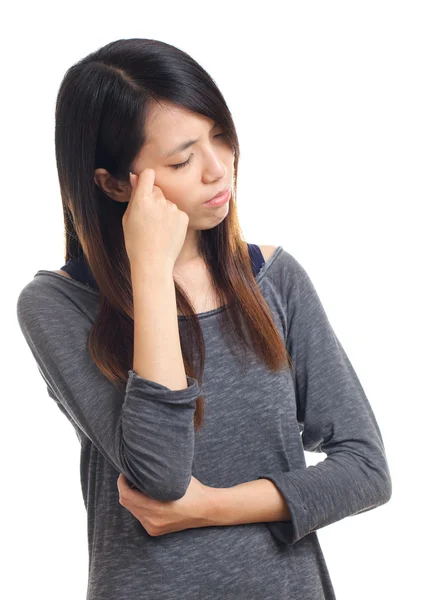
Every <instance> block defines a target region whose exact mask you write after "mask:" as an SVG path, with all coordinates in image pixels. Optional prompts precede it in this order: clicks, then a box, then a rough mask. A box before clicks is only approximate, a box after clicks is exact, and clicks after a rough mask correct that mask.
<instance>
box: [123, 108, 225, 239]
mask: <svg viewBox="0 0 438 600" xmlns="http://www.w3.org/2000/svg"><path fill="white" fill-rule="evenodd" d="M146 140H147V142H146V144H145V145H144V146H143V148H142V150H141V152H140V153H139V155H138V156H137V159H136V160H135V162H134V165H133V167H134V172H135V173H136V174H137V175H138V174H139V173H140V172H141V171H142V170H143V169H145V168H146V167H148V168H151V169H154V171H155V182H154V183H155V185H157V186H158V187H159V188H161V190H162V191H163V194H164V196H165V198H166V199H167V200H170V201H171V202H173V203H174V204H176V205H177V206H178V208H179V209H180V210H182V211H184V212H185V213H187V215H188V216H189V227H191V228H194V229H197V230H198V229H210V228H211V227H215V226H216V225H218V224H219V223H220V222H221V221H222V220H223V219H224V218H225V217H226V216H227V214H228V208H229V202H226V203H225V204H223V205H222V206H219V207H211V206H204V205H203V204H204V202H207V200H210V198H212V197H213V196H215V195H216V194H217V193H218V192H219V191H221V190H223V189H224V188H228V187H230V189H232V184H233V172H234V155H233V150H232V148H231V147H230V145H229V144H228V143H227V139H226V138H225V136H224V134H223V131H222V129H221V128H220V127H219V126H216V125H215V123H214V122H213V121H212V120H211V119H209V118H207V117H204V116H202V115H199V114H197V113H192V112H190V111H188V110H186V109H182V108H180V107H175V106H174V105H169V104H167V105H165V106H164V107H163V106H160V105H158V104H156V103H154V104H153V105H152V106H151V108H150V110H149V111H148V117H147V137H146ZM189 141H193V142H194V143H192V144H191V145H190V146H189V147H187V148H185V149H183V150H177V151H176V152H174V151H175V149H177V148H178V146H181V145H182V144H184V143H185V142H189ZM178 165H181V166H178Z"/></svg>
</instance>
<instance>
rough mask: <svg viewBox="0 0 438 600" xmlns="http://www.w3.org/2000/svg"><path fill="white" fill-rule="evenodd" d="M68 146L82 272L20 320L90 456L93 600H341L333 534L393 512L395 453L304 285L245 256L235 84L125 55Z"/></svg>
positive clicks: (63, 180)
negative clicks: (326, 551)
mask: <svg viewBox="0 0 438 600" xmlns="http://www.w3.org/2000/svg"><path fill="white" fill-rule="evenodd" d="M55 144H56V159H57V166H58V173H59V181H60V189H61V196H62V202H63V210H64V221H65V234H66V261H67V262H66V265H64V267H63V268H62V269H61V271H60V272H59V271H58V272H53V271H47V270H40V271H38V272H37V273H36V275H35V276H34V278H33V280H32V281H30V282H29V283H28V284H27V285H26V286H25V288H24V289H23V290H22V291H21V293H20V296H19V299H18V303H17V314H18V319H19V323H20V327H21V329H22V332H23V334H24V336H25V338H26V340H27V342H28V344H29V347H30V349H31V351H32V353H33V356H34V357H35V360H36V362H37V365H38V368H39V370H40V372H41V374H42V376H43V378H44V380H45V382H46V384H47V390H48V393H49V395H50V397H51V398H53V399H54V400H55V401H56V402H57V405H58V407H59V408H60V410H61V411H62V412H63V413H64V414H65V416H66V417H67V418H68V419H69V420H70V422H71V423H72V425H73V427H74V428H75V431H76V434H77V436H78V438H79V440H80V443H81V471H80V476H81V485H82V492H83V497H84V503H85V506H86V510H87V516H88V543H89V581H88V591H87V600H103V599H105V600H128V599H129V600H131V599H132V598H139V599H142V600H149V599H156V598H160V599H161V600H166V599H170V598H176V597H178V598H187V599H194V598H203V599H204V598H209V599H218V600H219V599H221V600H224V599H228V598H229V599H233V600H236V599H245V600H246V599H249V598H251V599H252V600H256V599H260V600H268V599H270V598H272V599H274V598H275V599H276V600H283V599H284V600H286V599H288V600H290V599H292V598H294V599H295V598H296V599H300V600H316V599H320V598H322V597H324V598H326V599H333V598H335V593H334V590H333V586H332V584H331V581H330V576H329V573H328V571H327V567H326V563H325V560H324V556H323V554H322V551H321V548H320V545H319V541H318V538H317V533H316V531H317V530H318V529H320V528H321V527H324V526H326V525H329V524H330V523H333V522H335V521H338V520H340V519H343V518H345V517H347V516H351V515H354V514H358V513H360V512H364V511H367V510H370V509H372V508H375V507H377V506H380V505H382V504H384V503H386V502H387V501H388V500H389V499H390V497H391V492H392V488H391V478H390V473H389V469H388V464H387V460H386V456H385V449H384V444H383V441H382V437H381V433H380V430H379V427H378V424H377V423H376V419H375V416H374V414H373V411H372V409H371V406H370V403H369V401H368V399H367V397H366V395H365V392H364V390H363V388H362V386H361V384H360V382H359V380H358V378H357V375H356V373H355V371H354V369H353V367H352V365H351V363H350V361H349V359H348V357H347V355H346V354H345V351H344V350H343V347H342V345H341V344H340V342H339V340H338V338H337V337H336V334H335V333H334V331H333V329H332V327H331V325H330V322H329V320H328V318H327V315H326V313H325V311H324V308H323V306H322V304H321V302H320V299H319V297H318V294H317V292H316V290H315V288H314V286H313V284H312V282H311V280H310V278H309V276H308V274H307V272H306V271H305V269H304V268H303V266H302V265H301V264H300V263H299V262H298V261H297V260H296V259H295V258H294V257H293V256H292V255H291V254H289V253H288V252H287V251H286V250H284V249H283V248H282V247H281V246H278V247H268V248H263V251H262V253H260V251H259V249H258V246H256V245H254V244H246V243H245V242H244V241H243V239H242V236H241V232H240V228H239V222H238V218H237V206H236V184H237V169H238V161H239V145H238V139H237V134H236V130H235V127H234V124H233V120H232V117H231V114H230V111H229V109H228V107H227V105H226V103H225V100H224V98H223V96H222V95H221V93H220V91H219V90H218V88H217V86H216V85H215V83H214V81H213V80H212V78H211V77H210V76H209V75H208V74H207V73H206V72H205V70H204V69H203V68H202V67H201V66H200V65H199V64H198V63H196V62H195V61H194V60H193V59H192V58H191V57H189V56H188V55H187V54H186V53H184V52H183V51H181V50H180V49H178V48H175V47H174V46H171V45H169V44H165V43H163V42H159V41H156V40H148V39H128V40H118V41H116V42H113V43H110V44H108V45H106V46H105V47H103V48H100V49H99V50H97V51H96V52H93V53H92V54H90V55H89V56H87V57H86V58H84V59H82V60H81V61H80V62H78V63H77V64H76V65H74V66H73V67H71V68H70V69H69V70H68V72H67V73H66V75H65V77H64V79H63V81H62V84H61V87H60V90H59V94H58V99H57V105H56V135H55ZM131 173H132V175H131ZM222 192H223V193H222ZM220 193H222V195H221V197H220V201H219V202H211V203H209V204H206V202H207V201H209V200H210V199H211V198H213V197H214V196H216V195H217V194H220ZM260 257H261V258H262V260H261V261H259V262H258V259H260ZM257 263H258V264H257ZM61 272H63V273H64V274H63V275H62V276H61ZM69 275H70V277H69ZM304 450H308V451H313V452H325V453H326V454H327V458H326V459H325V460H323V461H321V462H320V463H318V464H317V465H313V466H310V467H306V462H305V456H304Z"/></svg>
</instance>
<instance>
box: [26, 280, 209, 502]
mask: <svg viewBox="0 0 438 600" xmlns="http://www.w3.org/2000/svg"><path fill="white" fill-rule="evenodd" d="M17 316H18V322H19V325H20V328H21V331H22V333H23V335H24V337H25V339H26V342H27V344H28V346H29V348H30V350H31V352H32V354H33V356H34V358H35V360H36V363H37V366H38V369H39V371H40V373H41V375H42V377H43V378H44V380H45V382H46V384H47V390H48V392H49V396H51V397H52V398H53V399H55V400H56V402H57V403H58V405H59V408H60V409H61V411H62V412H63V413H64V414H65V416H67V418H68V419H69V420H70V422H71V423H72V424H73V426H74V427H75V429H76V433H77V434H79V436H78V437H80V438H81V436H86V438H88V439H89V440H90V441H91V442H92V443H93V444H94V445H95V446H96V447H97V449H98V450H99V451H100V452H101V453H102V454H103V456H104V457H105V458H106V459H107V461H109V463H110V464H111V465H112V466H113V467H114V469H116V470H117V471H118V472H119V473H123V474H124V475H125V477H126V478H127V479H128V480H129V481H130V482H132V483H133V484H134V485H135V487H136V488H137V489H138V490H140V491H142V492H144V493H145V494H147V495H148V496H150V497H152V498H155V499H157V500H177V499H178V498H181V497H182V496H183V495H184V494H185V492H186V490H187V487H188V485H189V483H190V479H191V474H192V463H193V455H194V443H195V437H194V425H193V417H194V412H195V408H196V400H197V398H198V397H199V396H200V395H201V390H200V387H199V384H198V381H197V380H196V379H194V378H192V377H187V383H188V387H187V388H184V389H182V390H171V389H170V388H168V387H166V386H164V385H161V384H160V383H157V382H154V381H150V380H148V379H143V378H142V377H140V376H139V375H138V374H137V373H135V371H133V370H129V373H128V380H127V385H126V388H125V391H124V393H123V392H121V391H120V390H119V389H117V388H116V386H115V385H113V384H112V383H111V382H110V381H109V380H108V379H107V378H106V377H105V376H104V375H103V374H102V372H101V371H100V370H99V369H98V367H97V366H96V364H95V363H94V362H93V360H92V358H91V355H90V353H89V350H88V334H89V331H90V328H91V325H92V321H91V319H90V317H89V315H88V314H86V311H84V310H82V308H81V307H80V306H78V305H77V304H76V303H75V302H74V301H73V300H71V299H70V298H69V297H68V296H67V295H66V294H65V293H64V292H63V291H61V290H60V289H59V287H57V286H56V285H54V286H52V285H50V284H49V285H47V281H45V282H44V281H41V278H34V280H33V281H31V282H30V283H29V284H27V285H26V287H25V288H24V289H23V290H22V291H21V293H20V295H19V297H18V301H17Z"/></svg>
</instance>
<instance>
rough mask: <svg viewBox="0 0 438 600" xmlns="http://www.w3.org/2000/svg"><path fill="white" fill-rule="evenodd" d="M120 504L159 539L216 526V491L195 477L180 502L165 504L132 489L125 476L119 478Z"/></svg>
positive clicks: (165, 502)
mask: <svg viewBox="0 0 438 600" xmlns="http://www.w3.org/2000/svg"><path fill="white" fill-rule="evenodd" d="M117 487H118V489H119V501H120V504H121V505H122V506H124V507H125V508H127V509H128V510H129V511H130V512H131V513H132V514H133V515H134V517H135V518H136V519H138V520H139V521H140V523H141V524H142V525H143V527H144V528H145V529H146V531H147V532H148V533H149V535H151V536H159V535H163V534H165V533H172V532H174V531H182V530H183V529H191V528H193V527H208V526H210V525H214V522H213V518H212V508H213V504H212V499H213V490H214V489H215V488H212V487H209V486H207V485H203V484H202V483H201V482H200V481H198V479H196V477H193V476H192V479H191V480H190V485H189V487H188V488H187V492H186V493H185V495H184V496H183V497H182V498H180V499H179V500H172V501H162V500H155V499H154V498H150V497H149V496H147V495H146V494H144V493H143V492H140V491H138V490H136V489H133V488H131V487H129V485H128V482H127V480H126V477H125V476H124V475H122V474H120V475H119V478H118V479H117Z"/></svg>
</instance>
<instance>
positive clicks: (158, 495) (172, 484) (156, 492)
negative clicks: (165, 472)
mask: <svg viewBox="0 0 438 600" xmlns="http://www.w3.org/2000/svg"><path fill="white" fill-rule="evenodd" d="M125 477H126V479H127V480H128V482H129V485H130V487H133V488H135V489H137V491H139V492H141V493H142V494H145V495H146V496H148V497H149V498H153V499H154V500H158V501H160V502H173V501H175V500H180V499H181V498H183V497H184V496H185V494H186V492H187V489H188V487H189V484H190V479H191V477H190V479H189V481H187V478H185V479H182V478H181V477H180V476H179V477H173V478H169V479H161V478H160V479H158V478H156V477H150V476H145V474H143V475H141V476H140V477H139V476H138V475H134V473H133V472H132V471H131V470H127V471H126V470H125Z"/></svg>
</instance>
